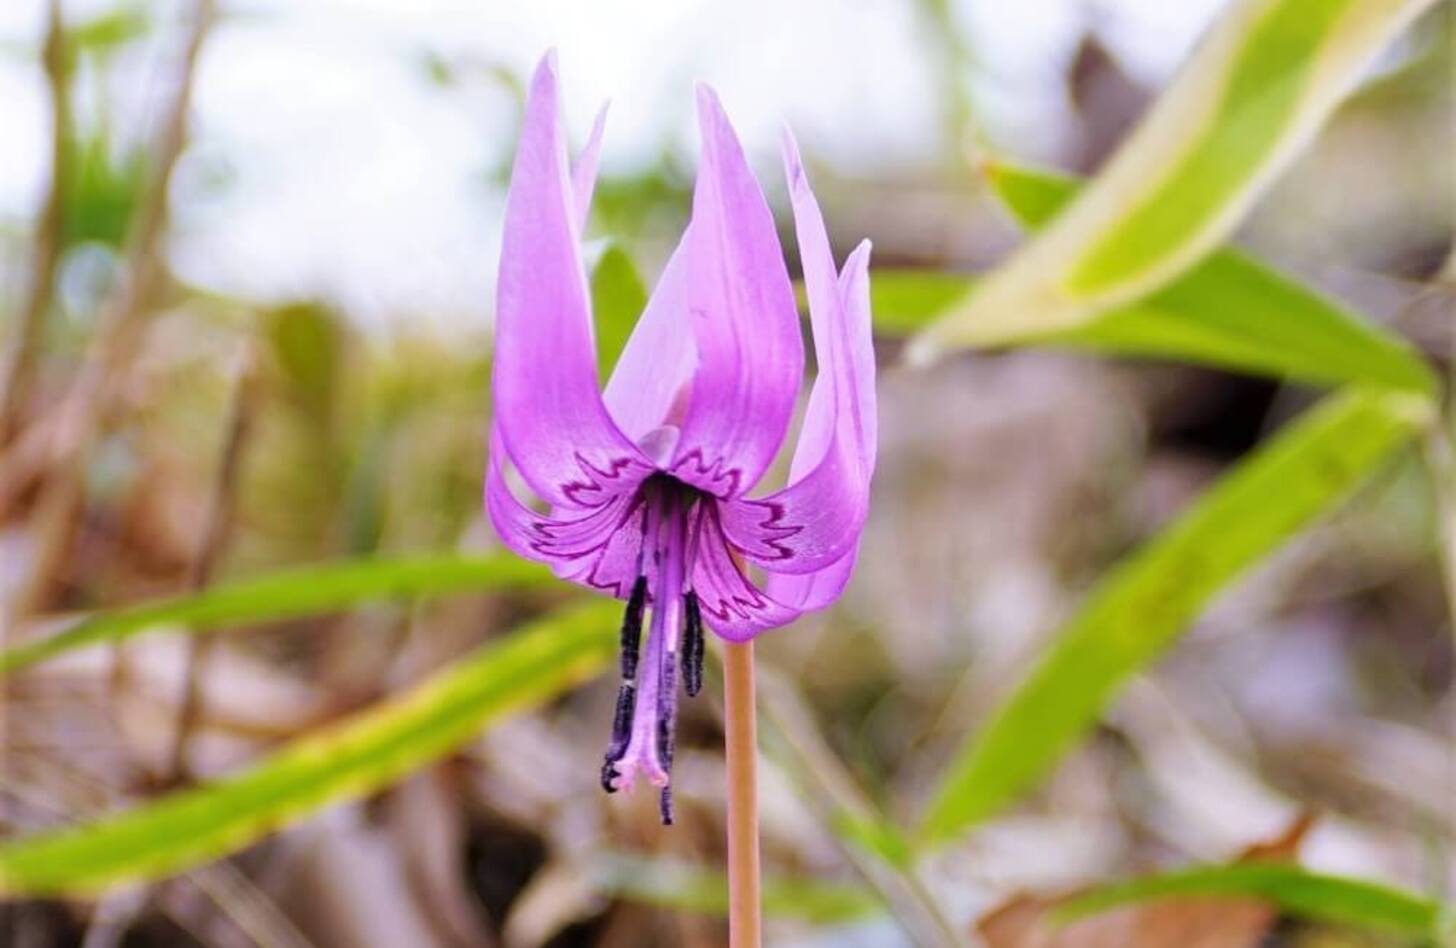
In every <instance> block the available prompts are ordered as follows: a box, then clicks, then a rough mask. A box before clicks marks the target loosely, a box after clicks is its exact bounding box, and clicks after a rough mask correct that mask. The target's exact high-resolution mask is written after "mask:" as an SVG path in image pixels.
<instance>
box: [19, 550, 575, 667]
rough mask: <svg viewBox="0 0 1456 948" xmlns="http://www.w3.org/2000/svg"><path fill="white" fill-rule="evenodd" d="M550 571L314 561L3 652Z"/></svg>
mask: <svg viewBox="0 0 1456 948" xmlns="http://www.w3.org/2000/svg"><path fill="white" fill-rule="evenodd" d="M555 583H556V581H555V580H554V579H553V577H552V576H551V573H550V571H548V570H547V569H545V568H544V567H541V566H537V565H536V564H534V563H528V562H526V561H524V560H522V559H520V558H519V557H516V556H512V555H510V554H506V553H498V554H495V555H490V556H462V555H459V554H443V555H435V556H418V557H411V558H403V559H366V560H352V561H344V562H338V563H328V564H326V565H323V566H310V567H304V568H302V569H294V570H288V571H286V572H281V573H272V574H269V575H267V576H259V577H257V578H255V579H245V580H239V581H238V582H233V583H225V584H222V585H218V586H213V587H211V588H209V589H206V590H204V591H203V592H200V593H196V594H194V595H189V596H178V597H176V598H173V599H162V600H159V601H156V602H147V603H142V604H141V605H136V606H129V607H126V608H122V609H115V610H111V611H109V612H101V613H97V614H96V615H94V616H91V617H89V618H86V619H82V620H81V621H80V622H78V623H76V624H75V625H73V626H71V627H70V628H68V629H66V630H65V631H64V632H60V633H58V634H56V635H52V636H50V637H48V638H43V639H37V640H35V641H33V642H26V643H23V644H21V645H17V646H15V647H13V648H9V649H6V650H5V651H3V652H0V675H4V674H6V673H8V672H12V671H15V670H16V669H19V668H25V667H26V666H28V665H34V664H36V663H37V662H42V661H45V660H46V659H48V658H51V657H53V656H56V655H59V654H61V653H62V652H67V651H70V650H71V649H75V648H83V647H85V646H87V645H96V644H98V643H101V642H117V641H121V640H123V639H127V638H131V637H132V636H134V635H139V634H141V633H143V632H146V631H148V630H149V629H154V628H156V627H158V626H163V625H172V626H184V627H185V631H191V632H195V631H200V630H203V629H211V628H216V627H217V626H222V625H229V624H237V623H242V622H270V621H275V620H278V619H291V618H296V617H298V616H306V615H314V614H317V613H321V612H330V611H333V610H337V609H342V608H345V607H347V606H352V605H354V604H355V603H360V602H368V601H371V600H380V599H400V598H413V597H419V596H441V595H446V594H449V593H458V592H467V591H470V590H485V589H511V588H533V587H538V586H551V585H554V584H555Z"/></svg>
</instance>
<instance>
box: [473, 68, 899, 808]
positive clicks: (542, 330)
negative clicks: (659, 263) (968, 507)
mask: <svg viewBox="0 0 1456 948" xmlns="http://www.w3.org/2000/svg"><path fill="white" fill-rule="evenodd" d="M604 117H605V111H604V112H603V114H602V115H601V116H599V117H598V118H597V121H596V125H595V127H594V128H593V129H592V133H591V138H590V140H589V141H588V143H587V146H586V149H585V150H584V151H583V153H582V154H581V156H580V158H578V160H577V163H576V166H575V167H574V168H573V167H571V166H570V165H569V164H568V159H567V152H566V141H565V136H564V133H563V129H562V122H561V118H560V112H559V108H558V103H557V77H556V62H555V57H554V54H548V55H547V57H546V58H545V59H544V60H543V61H542V63H541V64H540V66H539V67H538V68H537V69H536V74H535V76H534V77H533V79H532V81H531V90H530V96H529V99H528V101H527V104H526V114H525V122H524V127H523V129H522V131H521V141H520V146H519V149H518V151H517V153H516V160H515V167H514V169H513V171H512V174H511V187H510V195H509V198H508V200H507V203H506V217H505V238H504V243H503V246H502V249H501V264H500V279H499V284H498V291H497V305H496V342H495V371H494V398H495V419H494V423H493V425H492V428H491V435H490V464H489V470H488V473H487V475H486V482H485V501H486V508H487V510H488V511H489V513H490V518H491V520H492V522H493V523H494V524H495V528H496V530H497V531H498V532H499V534H500V536H501V539H502V541H503V542H504V543H505V544H506V545H507V546H508V547H510V548H511V549H512V550H514V551H515V552H517V553H519V554H520V555H522V556H525V557H529V558H531V559H533V560H539V561H541V562H543V563H547V564H549V565H550V566H551V567H552V568H553V569H554V570H555V571H556V573H557V574H558V575H560V576H561V577H563V578H565V579H569V580H571V581H573V582H576V583H580V584H582V585H584V586H587V587H589V588H592V589H596V590H601V591H605V592H608V593H610V594H611V595H613V596H616V597H617V598H619V599H625V600H626V601H627V609H626V617H625V620H624V621H623V624H622V685H621V691H620V693H619V695H618V701H617V713H616V719H615V721H614V723H613V727H612V738H611V743H610V745H609V747H608V749H607V754H606V762H605V764H604V765H603V768H602V784H603V786H604V787H605V788H606V789H607V791H608V792H613V791H616V790H619V789H624V788H627V787H630V786H631V785H632V783H633V780H634V779H635V778H636V777H637V776H638V775H639V774H644V775H645V776H646V777H647V779H648V780H649V781H650V782H651V783H653V784H654V785H656V786H658V787H660V788H662V816H663V821H664V822H668V823H670V822H671V821H672V797H671V794H670V791H669V789H668V785H669V780H670V774H671V770H672V749H673V748H672V745H673V734H674V727H675V718H676V712H677V682H676V673H677V664H678V661H679V659H680V660H681V664H682V674H683V679H684V686H685V687H686V690H687V692H688V694H689V695H694V694H696V693H697V692H698V689H699V688H700V687H701V686H702V663H703V627H704V625H705V624H706V626H707V627H708V628H709V629H711V630H712V631H713V632H715V633H717V634H718V635H720V636H722V637H723V638H725V639H729V640H732V641H743V640H746V639H749V638H752V637H753V636H755V635H757V634H758V633H759V632H762V631H763V630H765V629H771V628H774V627H776V626H780V625H784V624H785V623H788V622H790V621H792V620H793V619H794V618H795V617H796V616H798V615H799V614H800V613H802V612H805V611H808V610H811V609H818V608H821V607H823V606H826V605H828V604H829V603H830V602H832V601H833V600H835V599H836V598H838V596H839V594H840V592H841V591H842V590H843V589H844V586H845V584H846V583H847V582H848V581H849V576H850V573H851V571H852V570H853V568H854V561H855V556H856V554H857V551H858V547H859V538H860V533H861V531H862V529H863V526H864V521H865V515H866V512H867V509H868V505H869V487H870V476H871V473H872V471H873V468H874V463H875V382H874V378H875V364H874V351H873V349H872V347H871V340H870V310H869V274H868V265H869V243H868V242H867V241H866V242H864V243H861V244H860V245H859V247H857V248H856V249H855V251H854V252H853V253H852V254H850V256H849V259H848V260H847V262H846V263H845V266H844V269H843V270H842V271H839V272H836V271H835V268H834V260H833V257H832V256H831V253H830V248H829V239H828V236H827V234H826V233H825V230H824V221H823V218H822V217H821V216H820V212H819V206H818V203H817V202H816V201H815V199H814V194H813V192H812V191H810V189H809V183H808V180H807V178H806V177H805V174H804V168H803V166H802V164H801V163H800V160H799V154H798V149H797V147H796V146H795V144H794V141H793V138H792V136H790V135H788V134H787V133H785V136H784V146H783V151H784V164H785V168H786V173H787V176H788V184H789V192H790V195H791V197H792V201H793V211H794V223H795V230H796V232H797V237H798V243H799V252H800V256H801V257H802V259H803V269H804V281H805V284H806V287H807V290H808V297H809V311H810V318H811V323H812V328H813V337H814V351H815V357H816V361H817V363H818V366H819V374H818V378H817V379H816V380H815V382H814V387H813V389H812V391H811V392H810V394H809V403H808V407H807V409H806V412H805V416H804V423H803V430H802V431H801V433H800V435H799V442H798V445H797V446H796V447H795V450H794V453H793V458H792V461H791V462H790V466H789V478H788V486H786V487H784V488H783V489H781V490H778V491H774V492H771V493H767V494H764V495H762V496H757V497H750V496H748V495H749V492H750V491H752V490H753V489H754V487H755V486H756V485H757V484H758V482H759V480H760V478H762V477H763V475H764V472H765V471H766V470H767V469H768V467H769V465H770V463H771V462H772V461H773V459H774V457H775V455H777V453H778V451H779V448H780V446H781V445H782V443H783V440H784V436H785V434H786V430H787V428H788V425H789V420H790V416H791V415H792V414H793V410H794V404H795V401H796V399H797V398H798V391H799V385H800V382H801V379H802V377H803V374H804V352H803V342H802V338H801V333H800V328H799V320H798V315H797V311H796V308H795V304H794V294H793V288H792V286H791V284H790V282H789V274H788V270H787V269H786V267H785V265H784V259H783V253H782V250H781V248H780V247H779V241H778V237H777V235H776V233H775V231H774V224H773V218H772V216H771V215H770V213H769V208H768V205H767V203H766V202H765V201H764V197H763V192H762V191H761V190H760V189H759V186H758V183H757V181H755V180H754V177H753V175H752V173H751V172H750V171H749V169H748V165H747V163H746V162H745V161H744V157H743V150H742V148H741V146H740V145H739V143H738V139H737V137H736V136H735V135H734V132H733V128H732V126H731V125H729V123H728V118H727V116H726V115H724V114H723V110H722V107H721V106H720V105H719V103H718V99H717V97H716V96H715V95H714V94H713V92H712V91H711V90H709V89H707V88H699V90H698V123H699V126H700V128H701V132H702V138H703V148H702V159H701V167H700V168H699V172H698V180H697V185H696V188H695V190H694V193H693V210H692V219H691V221H690V223H689V225H688V228H687V233H686V234H685V235H684V236H683V239H682V241H681V243H679V245H678V247H677V249H676V250H675V251H674V253H673V254H672V257H671V258H670V260H669V261H668V264H667V267H666V269H665V271H664V272H663V274H662V277H661V279H660V281H659V282H658V285H657V288H656V290H655V291H654V293H653V295H652V298H651V300H650V301H649V302H648V304H647V308H646V310H645V311H644V312H643V314H642V317H641V319H640V321H639V322H638V325H637V328H636V330H635V331H634V332H633V334H632V337H631V339H630V340H629V341H628V343H627V346H626V348H625V349H624V350H623V352H622V355H621V358H620V360H619V361H618V364H617V367H616V369H615V371H614V372H613V374H612V377H611V379H610V381H609V382H608V383H607V386H606V390H605V392H598V390H597V384H596V356H595V352H594V349H595V343H594V341H593V335H592V318H591V305H590V295H589V293H588V288H587V287H588V284H587V277H586V271H585V268H584V265H583V263H582V257H581V247H580V245H581V231H582V226H583V223H584V221H585V219H586V215H587V209H588V206H589V204H590V201H591V193H592V187H593V184H594V183H595V178H596V164H597V155H598V152H599V150H600V145H601V134H602V127H603V119H604ZM507 462H509V463H510V464H511V465H513V466H514V467H515V468H516V470H517V471H518V472H519V473H520V476H521V479H522V480H524V481H525V483H526V485H527V486H528V487H529V488H530V489H531V490H532V491H533V492H534V493H535V495H536V496H537V497H538V498H539V499H540V500H541V501H542V502H544V504H545V505H546V506H549V508H550V510H549V512H548V513H539V512H537V511H536V510H534V509H532V508H531V507H530V506H528V505H527V504H525V503H523V502H522V501H521V500H519V499H517V498H516V496H515V495H514V494H513V493H512V492H511V490H510V489H509V488H508V486H507V484H506V480H505V468H506V464H507ZM744 564H752V565H753V566H756V567H759V568H761V569H762V570H763V572H764V575H765V576H766V581H765V582H764V583H763V584H762V585H760V584H757V583H755V582H754V581H753V580H751V579H750V578H749V577H748V576H747V575H746V574H745V572H744ZM649 607H650V609H651V614H652V619H651V628H650V630H649V633H648V638H647V646H646V651H645V654H642V655H641V656H640V659H641V660H640V661H639V641H640V638H641V632H642V623H643V617H644V615H645V614H646V612H647V610H648V609H649Z"/></svg>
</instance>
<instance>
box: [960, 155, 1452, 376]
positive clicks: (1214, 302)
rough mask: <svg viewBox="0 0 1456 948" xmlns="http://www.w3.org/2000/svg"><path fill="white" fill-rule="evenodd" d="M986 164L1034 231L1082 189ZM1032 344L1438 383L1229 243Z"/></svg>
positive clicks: (1283, 372) (1384, 339) (1373, 329)
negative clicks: (1142, 293) (1150, 288)
mask: <svg viewBox="0 0 1456 948" xmlns="http://www.w3.org/2000/svg"><path fill="white" fill-rule="evenodd" d="M987 172H988V175H987V176H988V179H989V180H990V182H991V186H992V188H993V189H994V190H995V191H996V193H997V194H998V195H999V196H1000V197H1001V198H1002V200H1003V201H1004V202H1005V203H1006V206H1007V207H1008V208H1009V209H1010V210H1011V212H1012V213H1013V214H1014V215H1015V216H1016V218H1017V220H1018V221H1019V222H1020V223H1021V224H1023V225H1024V226H1026V227H1030V228H1033V229H1035V228H1039V227H1041V226H1043V225H1045V224H1046V223H1047V222H1049V221H1050V220H1052V219H1054V218H1055V217H1056V215H1057V213H1058V212H1059V211H1060V210H1061V209H1062V208H1063V207H1065V206H1066V205H1067V204H1068V203H1070V202H1071V200H1072V199H1073V198H1074V197H1075V196H1076V194H1077V191H1078V188H1079V184H1078V182H1076V181H1075V180H1073V179H1070V178H1065V177H1061V176H1059V175H1052V174H1047V173H1045V172H1039V171H1033V170H1031V169H1027V168H1016V167H1012V166H1010V165H1006V164H994V163H993V164H991V165H989V166H988V168H987ZM1025 342H1027V343H1030V344H1044V345H1054V346H1066V347H1074V348H1087V349H1093V350H1097V351H1102V352H1117V353H1123V354H1127V355H1149V356H1174V357H1178V358H1182V359H1188V360H1190V361H1195V362H1203V363H1207V364H1210V365H1217V366H1220V367H1223V368H1231V369H1241V370H1245V371H1252V372H1258V373H1261V374H1267V375H1273V376H1276V377H1283V378H1291V379H1300V380H1303V381H1308V382H1319V383H1344V382H1366V383H1372V384H1376V385H1382V386H1389V387H1391V388H1402V389H1410V390H1412V391H1420V392H1426V393H1431V392H1434V391H1435V387H1436V379H1435V375H1434V373H1433V372H1432V371H1431V369H1430V366H1428V365H1427V364H1426V362H1425V361H1424V360H1423V359H1422V358H1421V357H1420V355H1419V354H1418V353H1417V352H1416V350H1415V349H1414V348H1412V347H1411V346H1410V345H1409V344H1407V343H1406V342H1405V340H1403V339H1401V338H1400V337H1399V336H1396V335H1394V334H1393V333H1389V332H1386V331H1384V330H1382V329H1380V328H1379V327H1377V326H1374V325H1372V324H1370V323H1368V322H1366V321H1365V320H1364V319H1362V318H1360V317H1359V316H1357V315H1355V314H1353V313H1351V312H1349V311H1347V310H1345V309H1343V308H1341V307H1340V306H1339V305H1338V304H1337V303H1335V302H1333V301H1331V300H1329V299H1326V298H1325V297H1323V296H1321V295H1319V294H1318V293H1315V292H1314V291H1313V290H1310V289H1308V288H1306V287H1304V286H1302V285H1300V284H1299V283H1297V282H1295V281H1293V280H1291V279H1289V278H1288V277H1285V276H1283V275H1282V274H1280V273H1278V272H1276V271H1274V270H1272V269H1270V268H1269V267H1267V266H1265V265H1263V264H1261V263H1259V262H1258V261H1256V260H1254V259H1252V258H1250V257H1249V256H1247V255H1245V254H1243V253H1240V252H1239V251H1237V250H1232V249H1229V248H1224V249H1222V250H1217V251H1214V252H1213V253H1212V254H1210V255H1209V256H1208V257H1207V259H1205V260H1204V261H1203V262H1202V263H1199V264H1198V265H1196V266H1194V267H1192V268H1190V269H1189V270H1188V271H1187V272H1186V273H1184V274H1183V275H1182V276H1180V277H1178V278H1177V279H1176V280H1174V281H1173V282H1171V283H1169V284H1168V285H1167V286H1166V287H1164V288H1163V289H1161V290H1159V291H1158V292H1156V293H1153V294H1152V295H1150V296H1148V297H1146V298H1144V299H1143V300H1141V301H1139V302H1138V303H1137V304H1135V305H1133V306H1129V307H1124V308H1120V309H1113V310H1110V311H1108V312H1105V313H1103V314H1102V315H1100V316H1098V317H1096V318H1095V319H1093V320H1092V321H1091V322H1088V323H1085V324H1083V325H1082V326H1079V327H1076V328H1074V329H1070V330H1064V331H1062V332H1057V333H1052V334H1050V335H1041V336H1036V335H1033V336H1030V337H1028V338H1027V339H1026V340H1025Z"/></svg>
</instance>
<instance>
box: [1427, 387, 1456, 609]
mask: <svg viewBox="0 0 1456 948" xmlns="http://www.w3.org/2000/svg"><path fill="white" fill-rule="evenodd" d="M1450 425H1451V421H1450V419H1449V418H1447V417H1445V416H1444V415H1443V416H1442V417H1441V418H1439V419H1438V420H1437V422H1436V424H1435V426H1434V427H1433V429H1432V430H1431V433H1430V435H1428V436H1427V438H1426V466H1427V467H1428V468H1429V469H1430V472H1431V490H1432V492H1433V493H1434V494H1435V498H1436V550H1437V554H1438V555H1439V556H1440V558H1441V578H1442V580H1443V585H1444V586H1445V589H1446V605H1447V613H1448V614H1449V617H1450V619H1451V631H1452V633H1453V634H1456V448H1453V447H1452V443H1451V440H1452V432H1451V430H1450Z"/></svg>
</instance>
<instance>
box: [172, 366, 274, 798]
mask: <svg viewBox="0 0 1456 948" xmlns="http://www.w3.org/2000/svg"><path fill="white" fill-rule="evenodd" d="M255 369H256V362H255V358H254V355H253V351H252V350H251V349H249V350H248V351H246V352H245V353H244V354H243V357H242V359H241V360H240V364H239V366H238V371H237V380H236V382H235V383H234V386H233V397H232V405H231V407H230V409H229V413H228V415H229V417H228V423H227V428H226V429H225V431H224V433H223V442H222V454H221V457H220V458H219V459H218V465H217V472H216V474H215V475H214V477H213V482H212V490H211V493H210V495H209V497H208V500H207V519H206V520H205V521H204V526H203V531H202V538H201V540H200V542H199V543H198V546H197V552H196V554H195V555H194V556H193V559H192V563H191V565H190V567H189V568H188V576H187V589H188V591H189V592H199V591H201V590H202V589H205V588H206V587H207V584H208V583H210V582H211V581H212V572H213V568H214V567H215V566H216V565H217V560H218V557H219V556H220V555H221V553H222V551H223V550H224V549H225V548H226V547H227V541H228V537H229V535H230V534H231V533H232V525H233V512H234V510H235V509H236V506H237V504H236V498H237V485H238V470H239V468H240V467H241V466H242V458H243V450H244V447H245V445H246V443H247V440H248V434H249V432H251V431H252V427H253V415H254V412H255V410H256V406H257V385H256V382H257V373H256V371H255ZM214 641H215V639H214V638H213V637H212V636H211V635H207V634H199V635H190V636H188V637H187V662H186V673H185V684H184V686H183V691H182V704H181V706H180V708H179V710H178V713H177V728H176V731H175V733H174V738H173V741H172V755H171V763H170V765H169V767H168V773H167V779H168V782H177V781H181V780H185V779H186V778H187V776H188V769H187V751H188V748H189V746H190V744H191V740H192V732H193V730H194V729H195V728H196V726H197V718H198V716H199V714H200V712H201V710H202V678H203V672H204V671H205V669H206V667H207V661H208V658H209V656H210V655H211V654H212V646H213V642H214Z"/></svg>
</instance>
